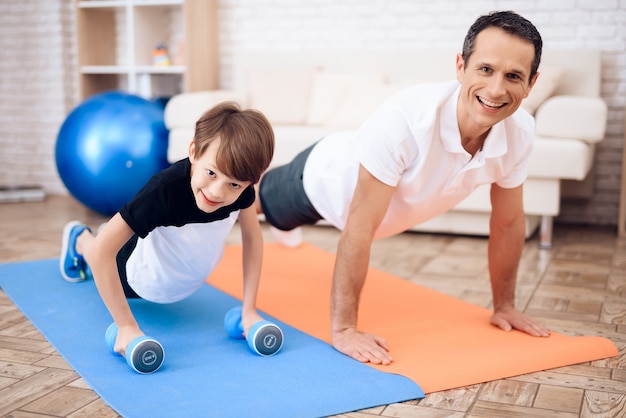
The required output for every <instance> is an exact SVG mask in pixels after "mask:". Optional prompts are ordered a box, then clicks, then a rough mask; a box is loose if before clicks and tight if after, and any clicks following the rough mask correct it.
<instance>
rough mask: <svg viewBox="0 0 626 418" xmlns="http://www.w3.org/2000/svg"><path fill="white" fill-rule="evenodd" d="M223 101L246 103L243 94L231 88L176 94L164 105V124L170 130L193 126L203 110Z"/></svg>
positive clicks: (243, 104) (242, 104)
mask: <svg viewBox="0 0 626 418" xmlns="http://www.w3.org/2000/svg"><path fill="white" fill-rule="evenodd" d="M224 101H234V102H237V103H239V104H240V105H241V106H242V107H244V106H245V105H246V103H245V95H243V94H242V93H239V92H236V91H233V90H206V91H198V92H193V93H181V94H177V95H175V96H173V97H172V98H171V99H170V100H169V101H168V102H167V104H166V105H165V114H164V118H165V126H166V127H167V129H170V130H171V129H173V128H189V127H191V128H193V127H194V126H195V125H196V121H197V120H198V119H199V118H200V116H202V114H203V113H204V112H206V111H207V110H209V109H210V108H212V107H213V106H215V105H217V104H218V103H221V102H224Z"/></svg>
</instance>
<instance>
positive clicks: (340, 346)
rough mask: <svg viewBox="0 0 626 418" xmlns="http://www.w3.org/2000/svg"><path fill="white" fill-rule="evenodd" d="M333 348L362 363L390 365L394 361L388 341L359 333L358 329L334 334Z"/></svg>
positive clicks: (348, 329)
mask: <svg viewBox="0 0 626 418" xmlns="http://www.w3.org/2000/svg"><path fill="white" fill-rule="evenodd" d="M333 347H335V349H336V350H337V351H339V352H341V353H343V354H345V355H347V356H350V357H352V358H353V359H355V360H358V361H360V362H362V363H372V364H382V365H388V364H391V362H392V361H393V357H391V355H390V354H389V348H388V347H387V340H385V339H384V338H382V337H379V336H377V335H372V334H366V333H363V332H359V331H358V330H357V329H356V328H347V329H345V330H342V331H336V332H333Z"/></svg>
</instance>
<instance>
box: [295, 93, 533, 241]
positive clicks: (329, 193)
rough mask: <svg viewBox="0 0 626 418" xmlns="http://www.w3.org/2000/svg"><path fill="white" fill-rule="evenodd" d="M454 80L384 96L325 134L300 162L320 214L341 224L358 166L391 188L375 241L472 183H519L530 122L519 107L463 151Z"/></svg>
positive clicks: (427, 215)
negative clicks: (358, 118)
mask: <svg viewBox="0 0 626 418" xmlns="http://www.w3.org/2000/svg"><path fill="white" fill-rule="evenodd" d="M459 91H460V84H459V83H458V82H456V81H453V82H448V83H436V84H420V85H416V86H413V87H411V88H408V89H406V90H404V91H401V92H399V93H397V94H395V95H394V96H392V97H391V98H390V99H388V100H387V101H386V102H385V103H384V104H383V105H382V107H381V108H380V109H378V110H377V111H376V112H375V113H374V114H372V116H370V117H369V118H368V120H367V121H366V122H365V123H364V124H363V126H362V127H361V128H360V129H359V130H358V131H342V132H337V133H333V134H331V135H328V136H327V137H325V138H323V139H322V140H321V141H320V142H319V143H318V144H317V145H316V146H315V147H314V148H313V150H312V151H311V154H310V155H309V158H308V159H307V162H306V165H305V167H304V174H303V185H304V190H305V192H306V194H307V196H308V198H309V200H310V201H311V204H312V205H313V207H314V208H315V209H316V210H317V211H318V213H319V214H320V215H321V216H322V217H323V218H324V219H326V220H327V221H329V222H330V223H331V224H333V225H334V226H335V227H337V228H339V229H343V227H344V226H345V223H346V220H347V217H348V211H349V208H350V202H351V200H352V195H353V193H354V188H355V186H356V181H357V177H358V168H359V164H361V165H363V167H364V168H365V169H367V171H368V172H370V173H371V174H372V175H373V176H374V177H376V178H377V179H378V180H380V181H381V182H383V183H385V184H388V185H390V186H394V187H396V191H395V193H394V195H393V197H392V200H391V203H390V205H389V208H388V210H387V214H386V215H385V218H384V219H383V221H382V223H381V225H380V227H379V228H378V231H377V232H376V235H375V238H382V237H386V236H390V235H395V234H397V233H400V232H403V231H406V230H408V229H409V228H411V227H412V226H414V225H417V224H420V223H422V222H425V221H427V220H429V219H432V218H434V217H435V216H437V215H440V214H442V213H444V212H446V211H447V210H449V209H451V208H453V207H454V206H456V205H457V204H458V203H459V202H461V201H462V200H463V199H464V198H465V197H467V196H468V195H469V194H470V193H471V192H472V191H474V190H475V189H476V188H477V187H478V186H480V185H483V184H491V183H497V184H498V185H499V186H501V187H505V188H513V187H517V186H519V185H520V184H522V183H523V182H524V180H525V179H526V176H527V173H528V161H529V157H530V153H531V150H532V143H533V138H534V119H533V118H532V116H530V115H529V114H528V113H527V112H526V111H524V110H518V111H517V112H515V113H514V114H513V115H512V116H510V117H508V118H506V119H505V120H503V121H501V122H499V123H498V124H496V125H495V126H493V127H492V129H491V131H490V133H489V135H488V137H487V139H486V141H485V143H484V146H483V149H481V150H480V151H479V152H478V153H477V154H476V155H475V156H474V158H472V156H471V155H470V154H469V153H468V152H467V151H465V149H464V148H463V146H462V144H461V137H460V133H459V129H458V123H457V113H456V107H457V101H458V95H459Z"/></svg>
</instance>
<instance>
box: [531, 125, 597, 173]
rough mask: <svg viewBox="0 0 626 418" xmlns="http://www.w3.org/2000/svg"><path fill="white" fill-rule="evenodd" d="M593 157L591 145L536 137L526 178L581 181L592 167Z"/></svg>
mask: <svg viewBox="0 0 626 418" xmlns="http://www.w3.org/2000/svg"><path fill="white" fill-rule="evenodd" d="M593 156H594V145H593V144H588V143H586V142H584V141H576V140H571V139H570V140H567V139H565V138H548V137H544V136H536V137H535V143H534V144H533V152H532V155H531V156H530V162H529V164H528V177H532V178H552V179H569V180H583V179H584V178H585V177H586V176H587V174H588V173H589V170H591V167H592V166H593Z"/></svg>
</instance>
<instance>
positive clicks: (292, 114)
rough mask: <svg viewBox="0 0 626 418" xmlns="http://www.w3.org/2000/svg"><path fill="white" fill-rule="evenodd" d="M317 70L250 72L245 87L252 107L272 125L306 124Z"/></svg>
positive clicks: (295, 69)
mask: <svg viewBox="0 0 626 418" xmlns="http://www.w3.org/2000/svg"><path fill="white" fill-rule="evenodd" d="M314 72H315V67H306V66H301V67H295V66H290V67H255V68H253V69H248V72H247V78H246V85H247V92H248V102H249V105H250V107H252V108H254V109H257V110H260V111H261V112H263V114H265V116H266V117H267V119H268V120H269V121H270V122H271V123H276V124H291V125H296V124H304V123H305V122H306V118H307V113H308V111H309V96H310V91H311V84H312V81H313V74H314Z"/></svg>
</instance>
